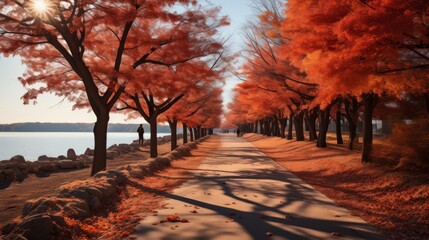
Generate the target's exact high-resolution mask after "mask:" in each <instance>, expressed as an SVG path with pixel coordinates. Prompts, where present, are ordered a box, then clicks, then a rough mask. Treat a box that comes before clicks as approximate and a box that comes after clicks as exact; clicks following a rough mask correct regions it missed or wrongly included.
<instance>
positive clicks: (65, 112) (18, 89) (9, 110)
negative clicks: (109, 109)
mask: <svg viewBox="0 0 429 240" xmlns="http://www.w3.org/2000/svg"><path fill="white" fill-rule="evenodd" d="M250 2H251V1H249V0H211V3H213V4H215V5H219V6H221V7H222V12H223V14H224V15H228V16H229V17H230V19H231V25H230V26H229V27H226V28H224V29H223V31H224V32H223V34H224V35H225V36H228V37H229V36H231V39H230V44H231V45H232V46H231V48H232V50H234V51H239V50H240V47H241V46H242V45H243V43H242V40H241V37H240V32H241V30H242V28H243V24H245V22H246V21H247V19H248V18H249V17H250V16H251V7H250V5H249V4H250ZM24 70H25V66H23V65H22V64H21V60H20V59H19V58H17V57H11V58H4V57H3V56H1V55H0V124H9V123H19V122H68V123H74V122H85V123H91V122H95V115H94V114H93V113H92V112H88V111H87V110H75V111H72V103H70V102H67V101H62V98H60V97H55V96H53V95H50V94H44V95H40V96H39V98H38V100H37V102H38V103H37V104H36V105H24V104H23V102H22V100H21V96H22V95H23V94H24V93H25V88H24V87H23V86H22V85H21V83H20V82H19V81H18V77H20V76H22V73H23V72H24ZM237 82H238V80H237V79H235V78H234V77H231V78H229V79H228V80H227V82H226V85H225V87H224V94H223V97H224V103H225V105H226V104H227V103H228V102H230V101H231V99H232V88H233V87H234V86H235V84H236V83H237ZM110 122H111V123H141V122H144V121H143V119H133V120H126V118H125V117H124V115H122V114H111V115H110Z"/></svg>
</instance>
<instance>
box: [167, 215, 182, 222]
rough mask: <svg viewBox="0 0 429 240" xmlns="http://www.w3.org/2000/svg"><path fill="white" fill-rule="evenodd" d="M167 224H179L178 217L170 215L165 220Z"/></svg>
mask: <svg viewBox="0 0 429 240" xmlns="http://www.w3.org/2000/svg"><path fill="white" fill-rule="evenodd" d="M165 220H166V221H167V222H180V220H181V219H180V217H179V216H177V215H170V216H167V217H166V218H165Z"/></svg>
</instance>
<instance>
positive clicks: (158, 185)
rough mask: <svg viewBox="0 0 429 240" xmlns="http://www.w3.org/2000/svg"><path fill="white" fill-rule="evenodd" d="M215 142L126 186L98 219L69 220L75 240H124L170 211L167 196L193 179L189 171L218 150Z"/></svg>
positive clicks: (214, 140)
mask: <svg viewBox="0 0 429 240" xmlns="http://www.w3.org/2000/svg"><path fill="white" fill-rule="evenodd" d="M216 138H217V137H216V136H213V137H212V138H210V139H209V140H207V141H206V142H204V143H203V144H201V145H199V146H198V148H197V149H194V150H192V156H191V157H187V158H185V159H181V160H177V161H174V162H173V163H172V166H171V167H170V168H168V169H165V170H163V171H161V172H158V173H156V174H154V175H152V176H149V177H146V178H144V179H142V180H136V181H135V182H133V184H132V185H127V186H126V189H125V190H124V191H122V193H121V195H120V197H119V199H112V201H111V202H109V203H107V204H105V209H104V210H103V211H102V212H100V213H99V214H98V215H97V216H94V217H92V218H90V219H85V220H83V221H77V220H71V219H69V220H68V224H70V225H71V226H72V227H74V228H75V231H74V233H75V236H74V237H73V239H123V238H126V237H127V236H129V235H130V234H131V233H132V232H133V231H134V229H135V227H136V226H137V225H138V223H139V221H141V220H142V219H143V218H144V217H145V216H149V215H156V214H157V211H155V209H159V208H166V207H167V206H164V205H162V202H163V201H164V200H165V199H166V197H165V194H167V193H171V192H172V191H173V190H174V189H175V188H176V187H178V186H180V185H181V184H183V183H184V182H186V181H187V180H189V179H192V178H194V176H193V175H192V174H191V173H190V172H189V171H191V170H195V169H197V168H198V166H199V165H200V163H201V161H202V160H203V159H204V158H206V157H207V155H208V154H210V152H212V151H213V150H215V149H216V148H217V147H218V145H219V142H218V141H216ZM143 202H144V204H142V203H143Z"/></svg>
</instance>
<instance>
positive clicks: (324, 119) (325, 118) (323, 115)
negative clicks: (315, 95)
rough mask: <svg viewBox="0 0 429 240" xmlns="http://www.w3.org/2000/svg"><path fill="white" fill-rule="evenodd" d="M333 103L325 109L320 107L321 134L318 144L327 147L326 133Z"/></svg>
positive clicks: (319, 146) (320, 146)
mask: <svg viewBox="0 0 429 240" xmlns="http://www.w3.org/2000/svg"><path fill="white" fill-rule="evenodd" d="M331 108H332V104H330V105H328V106H327V107H326V109H325V110H322V109H319V136H318V138H317V144H316V146H317V147H318V148H326V147H327V146H328V144H327V143H326V134H327V133H328V128H329V122H330V115H331Z"/></svg>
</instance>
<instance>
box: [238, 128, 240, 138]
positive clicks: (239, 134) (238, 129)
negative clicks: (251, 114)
mask: <svg viewBox="0 0 429 240" xmlns="http://www.w3.org/2000/svg"><path fill="white" fill-rule="evenodd" d="M237 137H240V128H237Z"/></svg>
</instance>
